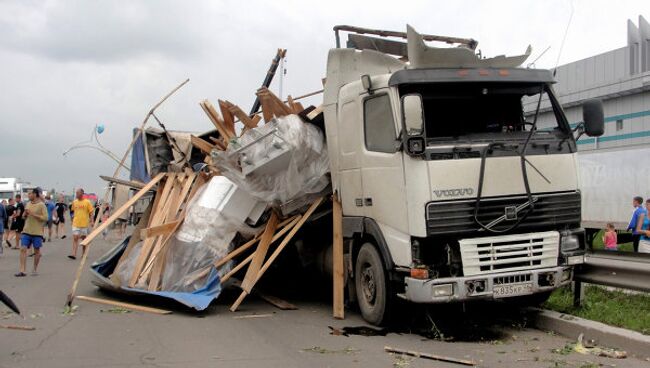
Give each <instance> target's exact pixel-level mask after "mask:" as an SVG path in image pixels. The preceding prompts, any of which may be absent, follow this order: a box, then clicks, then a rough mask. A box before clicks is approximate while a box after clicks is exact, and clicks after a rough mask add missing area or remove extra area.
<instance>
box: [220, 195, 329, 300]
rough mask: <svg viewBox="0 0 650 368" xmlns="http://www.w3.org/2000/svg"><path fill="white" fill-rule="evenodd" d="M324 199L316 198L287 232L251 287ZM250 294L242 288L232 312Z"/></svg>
mask: <svg viewBox="0 0 650 368" xmlns="http://www.w3.org/2000/svg"><path fill="white" fill-rule="evenodd" d="M322 201H323V197H321V198H318V199H317V200H315V201H314V202H313V203H312V204H311V206H310V207H309V209H307V211H306V212H305V214H304V215H303V216H302V217H301V218H300V220H299V221H298V222H297V223H296V225H295V226H294V227H293V228H292V229H291V231H290V232H289V234H287V236H286V237H285V238H284V240H282V243H280V245H278V247H277V248H276V249H275V251H274V252H273V254H271V256H270V257H269V259H268V260H267V261H266V262H265V263H264V266H262V268H261V269H260V271H259V272H258V273H257V277H256V279H255V281H254V282H253V283H252V285H251V289H252V287H253V286H255V284H256V283H257V282H258V281H259V280H260V279H261V278H262V276H263V275H264V273H265V272H266V270H268V269H269V267H270V266H271V264H272V263H273V262H274V261H275V259H276V258H278V256H279V255H280V253H281V252H282V250H284V248H285V247H286V246H287V244H289V242H290V241H291V239H292V238H293V237H294V236H295V235H296V233H297V232H298V230H300V228H301V227H302V226H303V225H304V224H305V222H306V221H307V219H308V218H309V216H311V215H312V214H313V213H314V211H316V208H318V206H319V205H320V204H321V202H322ZM248 294H249V292H247V291H246V290H242V293H241V294H240V295H239V298H237V300H236V301H235V303H233V305H232V306H231V307H230V311H231V312H234V311H236V310H237V308H239V306H240V305H241V303H242V302H243V301H244V298H246V296H247V295H248Z"/></svg>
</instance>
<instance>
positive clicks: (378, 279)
mask: <svg viewBox="0 0 650 368" xmlns="http://www.w3.org/2000/svg"><path fill="white" fill-rule="evenodd" d="M354 286H355V289H356V291H357V302H358V304H359V309H360V310H361V315H362V316H363V319H365V320H366V321H367V322H368V323H371V324H373V325H376V326H380V325H382V324H383V323H385V322H386V321H387V320H388V316H389V306H390V299H391V298H390V294H389V292H390V290H389V284H388V278H387V277H386V271H385V270H384V263H383V261H382V259H381V256H380V255H379V252H378V251H377V248H376V247H375V246H374V245H372V244H371V243H365V244H363V245H362V246H361V249H360V250H359V255H358V256H357V261H356V265H355V268H354Z"/></svg>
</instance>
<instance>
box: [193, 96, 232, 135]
mask: <svg viewBox="0 0 650 368" xmlns="http://www.w3.org/2000/svg"><path fill="white" fill-rule="evenodd" d="M199 106H201V108H202V109H203V111H204V112H205V114H206V115H207V116H208V119H210V121H211V122H212V125H214V127H215V128H216V129H217V131H218V132H219V135H221V136H222V137H224V138H225V139H226V141H228V140H230V138H231V137H232V136H231V134H230V131H229V130H228V129H227V128H226V127H225V124H224V123H223V120H222V119H221V116H219V113H218V112H217V110H215V108H214V106H212V104H211V103H210V101H208V100H203V101H201V102H199Z"/></svg>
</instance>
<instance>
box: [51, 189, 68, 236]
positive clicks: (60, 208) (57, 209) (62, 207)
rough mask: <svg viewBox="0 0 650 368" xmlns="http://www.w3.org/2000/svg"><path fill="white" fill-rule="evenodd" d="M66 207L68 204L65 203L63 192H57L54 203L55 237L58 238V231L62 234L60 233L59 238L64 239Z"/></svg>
mask: <svg viewBox="0 0 650 368" xmlns="http://www.w3.org/2000/svg"><path fill="white" fill-rule="evenodd" d="M67 209H68V205H67V204H65V198H64V197H63V194H59V198H58V200H57V202H56V204H55V205H54V226H55V228H54V231H55V234H56V238H57V239H58V238H59V233H61V234H63V235H61V239H65V211H66V210H67Z"/></svg>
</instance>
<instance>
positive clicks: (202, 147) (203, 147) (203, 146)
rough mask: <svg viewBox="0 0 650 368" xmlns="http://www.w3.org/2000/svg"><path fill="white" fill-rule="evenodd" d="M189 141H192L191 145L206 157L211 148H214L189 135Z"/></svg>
mask: <svg viewBox="0 0 650 368" xmlns="http://www.w3.org/2000/svg"><path fill="white" fill-rule="evenodd" d="M190 139H191V140H192V145H193V146H194V147H196V148H198V149H200V150H201V151H202V152H203V153H205V154H206V155H209V154H210V153H211V152H212V148H214V146H213V145H211V144H210V143H208V142H207V141H206V140H203V139H201V138H199V137H197V136H195V135H190Z"/></svg>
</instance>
